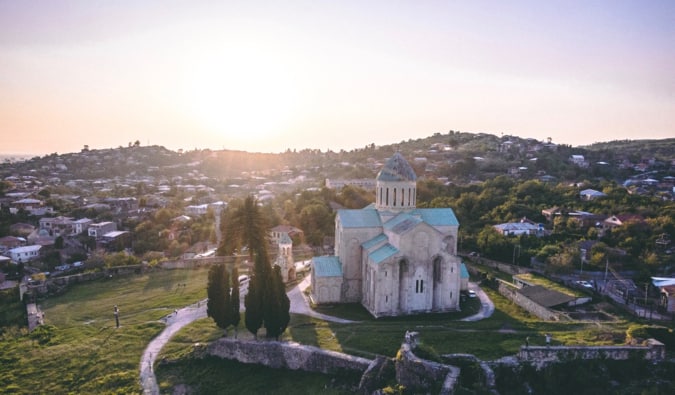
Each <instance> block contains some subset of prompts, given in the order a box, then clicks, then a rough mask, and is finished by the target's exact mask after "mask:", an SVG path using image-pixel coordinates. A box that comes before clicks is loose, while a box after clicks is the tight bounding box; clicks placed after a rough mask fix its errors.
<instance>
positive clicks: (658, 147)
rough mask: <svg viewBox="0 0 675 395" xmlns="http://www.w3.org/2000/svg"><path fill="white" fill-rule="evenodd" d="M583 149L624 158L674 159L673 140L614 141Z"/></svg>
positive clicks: (674, 146)
mask: <svg viewBox="0 0 675 395" xmlns="http://www.w3.org/2000/svg"><path fill="white" fill-rule="evenodd" d="M581 148H585V149H587V150H589V151H614V152H620V153H622V154H623V155H626V156H638V157H639V156H644V155H651V156H653V157H656V158H664V159H667V158H670V159H674V158H675V138H670V139H661V140H615V141H609V142H603V143H594V144H591V145H589V146H586V147H581Z"/></svg>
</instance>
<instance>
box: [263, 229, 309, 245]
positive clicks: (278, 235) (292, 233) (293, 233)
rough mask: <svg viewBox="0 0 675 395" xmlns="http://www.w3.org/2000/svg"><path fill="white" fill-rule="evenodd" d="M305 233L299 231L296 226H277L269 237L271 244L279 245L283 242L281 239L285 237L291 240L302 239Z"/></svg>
mask: <svg viewBox="0 0 675 395" xmlns="http://www.w3.org/2000/svg"><path fill="white" fill-rule="evenodd" d="M302 235H303V231H302V229H298V228H296V227H294V226H291V225H278V226H275V227H274V228H272V229H270V232H269V236H270V243H272V244H274V245H277V244H279V242H280V241H281V239H282V238H283V237H284V236H287V237H289V238H291V239H293V238H294V237H300V238H301V237H302Z"/></svg>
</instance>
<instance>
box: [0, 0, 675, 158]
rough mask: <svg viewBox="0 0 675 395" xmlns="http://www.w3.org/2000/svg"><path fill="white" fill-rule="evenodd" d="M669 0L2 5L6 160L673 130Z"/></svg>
mask: <svg viewBox="0 0 675 395" xmlns="http://www.w3.org/2000/svg"><path fill="white" fill-rule="evenodd" d="M673 21H675V2H674V1H545V2H542V1H513V2H503V1H471V2H466V1H316V0H314V1H285V2H272V1H270V2H255V1H242V2H234V1H225V2H217V1H191V2H188V1H138V0H136V1H58V0H52V1H2V0H0V138H1V139H2V145H1V147H2V148H0V153H30V154H45V153H51V152H59V153H65V152H73V151H79V150H80V149H81V148H82V146H83V145H84V144H88V145H89V146H90V147H92V148H109V147H117V146H119V145H126V144H127V143H128V142H130V141H135V140H140V141H141V143H142V144H144V145H145V144H147V143H150V144H158V145H164V146H166V147H167V148H171V149H177V148H184V149H193V148H212V149H221V148H227V149H242V150H247V151H263V152H281V151H284V150H285V149H287V148H297V149H302V148H318V149H321V150H326V149H329V148H330V149H333V150H339V149H347V150H349V149H352V148H359V147H363V146H365V145H367V144H370V143H375V144H378V145H380V144H390V143H396V142H399V141H401V140H407V139H410V138H413V139H414V138H419V137H426V136H429V135H431V134H433V133H435V132H442V133H445V132H447V131H448V130H450V129H453V130H461V131H467V132H487V133H494V134H497V135H500V134H501V133H504V134H515V135H519V136H522V137H532V138H536V139H539V140H544V139H546V138H547V137H552V138H553V140H554V141H556V142H558V143H566V144H572V145H581V144H589V143H592V142H595V141H607V140H613V139H641V138H666V137H675V23H673Z"/></svg>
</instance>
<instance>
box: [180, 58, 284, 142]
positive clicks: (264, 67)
mask: <svg viewBox="0 0 675 395" xmlns="http://www.w3.org/2000/svg"><path fill="white" fill-rule="evenodd" d="M188 75H189V76H188V78H187V92H186V93H187V94H186V97H185V99H186V101H187V103H186V104H187V106H188V108H189V112H190V114H191V116H192V117H193V118H194V119H195V121H196V122H198V124H199V125H200V127H202V128H204V129H206V130H207V131H208V132H209V133H211V134H214V135H217V136H218V137H219V138H221V139H222V140H223V143H225V144H228V143H230V144H231V143H235V144H236V143H248V144H250V143H256V142H259V141H262V140H265V139H269V138H271V137H273V136H276V135H279V134H281V133H282V132H284V131H285V130H286V129H287V128H288V127H289V123H290V120H291V118H292V116H293V113H294V111H295V107H296V102H297V100H296V97H297V93H296V89H295V87H294V84H293V80H294V78H293V74H292V73H290V72H289V71H288V69H286V68H284V67H282V66H280V65H279V63H278V62H274V59H270V57H269V56H264V55H263V54H259V53H256V52H254V51H251V50H238V51H237V50H231V51H227V52H226V53H225V54H221V55H220V56H208V57H205V58H201V59H200V60H199V61H195V62H193V66H192V67H191V68H190V72H189V74H188Z"/></svg>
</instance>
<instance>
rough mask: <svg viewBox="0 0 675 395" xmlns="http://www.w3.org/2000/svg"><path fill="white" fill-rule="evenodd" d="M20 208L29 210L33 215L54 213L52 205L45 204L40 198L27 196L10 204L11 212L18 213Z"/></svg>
mask: <svg viewBox="0 0 675 395" xmlns="http://www.w3.org/2000/svg"><path fill="white" fill-rule="evenodd" d="M19 210H25V211H28V212H29V213H30V214H31V215H35V216H40V215H47V214H52V213H54V209H53V208H52V207H48V206H44V205H43V202H42V201H41V200H38V199H31V198H25V199H20V200H17V201H14V202H12V203H11V204H10V207H9V212H10V213H12V214H16V213H18V212H19Z"/></svg>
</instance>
